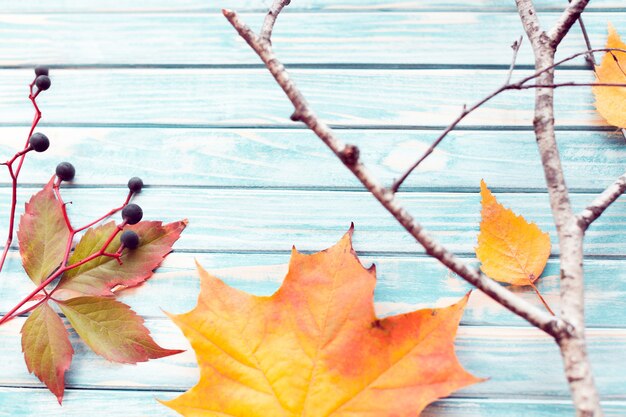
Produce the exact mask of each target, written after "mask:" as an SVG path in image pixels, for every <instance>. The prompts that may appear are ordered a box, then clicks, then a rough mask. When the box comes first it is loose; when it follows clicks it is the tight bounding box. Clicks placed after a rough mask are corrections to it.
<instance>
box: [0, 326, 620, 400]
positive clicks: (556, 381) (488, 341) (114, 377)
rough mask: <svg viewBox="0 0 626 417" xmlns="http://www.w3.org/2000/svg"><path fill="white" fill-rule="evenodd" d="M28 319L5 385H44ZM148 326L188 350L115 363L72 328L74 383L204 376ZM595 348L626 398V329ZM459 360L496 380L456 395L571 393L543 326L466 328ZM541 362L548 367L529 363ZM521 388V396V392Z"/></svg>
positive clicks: (604, 378)
mask: <svg viewBox="0 0 626 417" xmlns="http://www.w3.org/2000/svg"><path fill="white" fill-rule="evenodd" d="M23 322H24V319H23V318H17V319H15V320H12V321H10V322H8V323H7V324H6V325H3V326H2V327H1V328H0V354H1V355H2V356H3V357H6V358H15V360H12V361H7V363H5V364H4V365H3V372H2V374H1V375H0V386H24V387H27V386H28V387H40V386H41V383H40V382H39V381H38V380H37V378H36V377H34V376H32V375H29V374H28V371H27V369H26V365H25V364H24V361H23V360H21V359H19V360H18V358H20V356H21V351H20V350H21V347H20V334H19V329H20V328H21V325H22V323H23ZM146 326H147V327H148V328H149V329H150V330H151V331H152V335H153V336H154V338H155V340H156V341H157V342H159V343H160V344H162V345H163V346H164V347H167V348H177V349H187V351H186V352H184V353H182V354H179V355H175V356H171V357H168V358H163V359H159V360H155V361H150V362H144V363H140V364H137V365H136V366H130V367H129V366H124V365H119V364H114V363H110V362H107V361H106V360H105V359H103V358H100V357H99V356H97V355H96V354H95V353H93V352H92V351H91V350H90V349H89V348H88V347H87V346H86V345H85V344H83V343H82V342H81V343H78V341H77V339H76V334H75V333H74V331H71V332H70V333H71V337H70V338H71V340H72V342H73V346H74V350H75V352H76V353H75V355H74V359H73V361H72V366H71V368H70V371H69V373H68V374H67V376H66V381H67V386H68V387H70V388H76V387H78V388H100V389H115V388H118V387H125V388H126V389H135V390H141V389H154V390H177V391H178V390H184V389H187V388H189V387H191V386H192V385H194V384H195V383H196V381H197V379H198V369H197V367H196V357H195V354H194V352H193V350H192V349H191V348H190V346H189V344H188V342H187V339H185V337H184V336H183V335H182V333H181V332H180V330H179V329H178V328H177V327H176V326H175V325H174V324H173V322H171V321H170V320H169V319H167V318H163V319H149V320H147V321H146ZM587 336H588V338H589V352H590V356H591V360H592V363H593V366H594V370H595V372H596V375H597V379H596V380H597V383H598V388H599V390H600V392H602V396H603V398H604V399H606V400H621V401H623V400H626V394H625V393H624V390H623V385H622V384H621V381H623V375H624V372H626V363H625V362H624V361H623V350H624V349H626V331H625V330H623V329H590V330H589V331H588V332H587ZM455 344H456V352H457V355H458V357H459V360H460V361H461V363H463V365H464V366H465V367H466V369H468V370H469V371H471V372H473V373H475V374H476V375H478V376H484V377H487V376H488V377H490V380H489V381H487V382H485V383H482V384H477V385H474V386H472V387H469V388H466V389H463V390H461V391H458V392H457V393H456V394H455V395H454V396H455V397H470V398H471V397H479V398H480V397H487V398H492V399H496V398H511V397H512V396H518V397H519V398H525V399H526V398H545V397H546V396H548V397H557V398H567V395H568V388H567V384H566V382H565V377H564V375H563V372H562V369H561V361H560V359H559V353H558V348H557V346H556V345H555V344H554V342H553V341H552V339H551V338H550V337H549V336H546V335H545V334H544V333H541V332H540V331H539V330H536V329H531V328H522V327H489V326H478V327H477V326H463V327H461V328H460V329H459V332H458V336H457V340H456V343H455ZM537 363H541V364H543V366H529V364H537ZM516 394H517V395H516Z"/></svg>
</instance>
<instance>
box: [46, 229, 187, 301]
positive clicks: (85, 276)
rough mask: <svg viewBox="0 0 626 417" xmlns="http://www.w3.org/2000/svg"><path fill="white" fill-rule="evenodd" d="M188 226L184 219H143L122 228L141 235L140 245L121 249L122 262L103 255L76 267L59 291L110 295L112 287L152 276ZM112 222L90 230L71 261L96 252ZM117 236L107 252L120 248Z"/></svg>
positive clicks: (66, 274)
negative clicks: (170, 221)
mask: <svg viewBox="0 0 626 417" xmlns="http://www.w3.org/2000/svg"><path fill="white" fill-rule="evenodd" d="M186 226H187V220H182V221H178V222H173V223H169V224H166V225H163V224H162V223H161V222H158V221H144V222H140V223H138V224H136V225H134V226H127V227H125V229H124V230H134V231H135V232H137V234H138V235H139V238H140V245H139V247H138V248H137V249H134V250H124V252H123V255H122V258H121V259H122V265H120V264H118V263H117V261H116V260H115V259H113V258H111V257H106V256H102V257H99V258H97V259H94V260H93V261H90V262H87V263H86V264H84V265H82V266H80V267H79V268H75V269H71V270H69V271H67V272H66V273H65V274H64V276H63V278H62V279H61V282H60V283H59V287H58V289H59V290H65V291H70V292H73V293H79V294H87V295H95V296H111V295H112V292H111V290H112V289H113V288H115V287H116V286H118V285H121V286H123V287H125V288H128V287H134V286H136V285H139V284H141V283H142V282H144V281H145V280H147V279H148V278H150V277H151V276H152V273H153V271H154V269H155V268H156V267H158V266H159V265H160V264H161V262H162V261H163V258H165V256H166V255H167V254H168V253H170V252H171V251H172V245H173V244H174V243H175V242H176V241H177V240H178V238H179V237H180V234H181V233H182V231H183V230H184V229H185V227H186ZM115 227H116V226H115V223H114V222H109V223H106V224H104V225H101V226H98V227H96V228H94V229H89V230H88V231H87V233H85V235H84V236H83V238H82V239H81V240H80V242H79V243H78V245H76V250H75V251H74V253H73V254H72V257H71V258H70V260H69V263H70V264H73V263H76V262H78V261H80V260H81V259H85V258H86V257H88V256H89V255H91V254H93V253H96V252H97V251H98V250H99V249H100V248H101V247H102V245H103V244H104V242H105V241H106V239H107V238H108V237H109V236H110V235H111V233H112V232H113V231H114V230H115ZM120 244H121V243H120V239H119V235H118V237H117V238H116V239H115V240H114V241H113V242H112V243H111V244H110V245H109V247H108V249H107V252H115V251H117V249H118V248H119V247H120Z"/></svg>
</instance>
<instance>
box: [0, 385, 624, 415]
mask: <svg viewBox="0 0 626 417" xmlns="http://www.w3.org/2000/svg"><path fill="white" fill-rule="evenodd" d="M179 394H180V392H178V391H143V390H142V391H106V392H105V391H98V390H84V389H81V390H76V389H70V390H67V391H66V392H65V400H64V401H63V408H62V412H63V416H65V417H84V415H85V409H89V415H90V416H92V417H109V416H111V415H124V416H150V417H176V416H179V414H177V413H176V412H174V411H172V410H170V409H169V408H167V407H164V406H162V405H160V404H159V403H158V402H157V401H156V399H171V398H174V397H176V396H177V395H179ZM25 397H28V401H23V398H25ZM603 406H604V411H605V415H606V416H608V417H620V416H623V414H624V412H625V411H626V403H624V402H623V401H606V402H604V403H603ZM60 410H61V409H60V408H59V406H58V404H56V403H54V402H53V399H52V398H51V396H50V393H49V392H47V391H45V390H43V389H39V388H0V416H1V417H13V416H15V415H24V416H33V415H37V416H40V417H52V416H58V415H59V412H60ZM572 413H573V408H572V407H571V405H570V404H569V402H568V401H565V400H524V399H503V400H490V399H479V398H449V399H445V400H441V401H437V402H436V403H434V404H432V405H430V406H429V407H428V408H427V409H426V410H424V411H423V412H422V417H458V416H460V415H462V416H463V417H501V416H503V415H506V416H508V417H526V416H528V415H531V416H533V417H562V416H564V415H569V414H572Z"/></svg>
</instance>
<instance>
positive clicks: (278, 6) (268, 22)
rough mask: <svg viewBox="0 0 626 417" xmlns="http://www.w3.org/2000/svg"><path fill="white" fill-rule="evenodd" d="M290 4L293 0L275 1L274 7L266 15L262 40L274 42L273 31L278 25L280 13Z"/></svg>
mask: <svg viewBox="0 0 626 417" xmlns="http://www.w3.org/2000/svg"><path fill="white" fill-rule="evenodd" d="M289 3H291V0H274V2H273V3H272V6H271V7H270V9H269V10H268V12H267V14H266V15H265V20H264V21H263V28H262V29H261V39H264V40H266V41H267V42H270V43H271V42H272V40H271V38H272V30H273V29H274V25H275V24H276V19H277V18H278V15H279V14H280V12H281V11H282V10H283V9H284V8H285V6H288V5H289Z"/></svg>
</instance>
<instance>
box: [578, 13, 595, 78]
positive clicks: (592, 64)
mask: <svg viewBox="0 0 626 417" xmlns="http://www.w3.org/2000/svg"><path fill="white" fill-rule="evenodd" d="M578 24H579V25H580V31H581V32H582V33H583V38H584V39H585V46H587V50H591V49H592V48H591V41H590V40H589V34H588V33H587V27H586V26H585V22H583V17H582V16H579V17H578ZM585 58H586V60H587V63H588V64H589V66H590V67H591V68H592V69H594V67H595V65H596V57H595V56H594V55H593V52H589V53H588V54H587V55H586V56H585Z"/></svg>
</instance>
